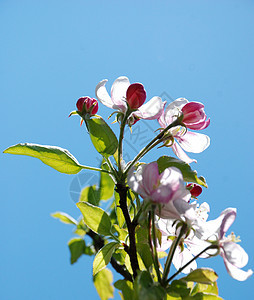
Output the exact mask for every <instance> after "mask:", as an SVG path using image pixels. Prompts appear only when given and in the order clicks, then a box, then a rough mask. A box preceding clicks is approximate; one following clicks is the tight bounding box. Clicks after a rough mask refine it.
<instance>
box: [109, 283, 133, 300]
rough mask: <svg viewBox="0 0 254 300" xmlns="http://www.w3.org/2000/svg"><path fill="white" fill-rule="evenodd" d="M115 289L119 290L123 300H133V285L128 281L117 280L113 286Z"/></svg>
mask: <svg viewBox="0 0 254 300" xmlns="http://www.w3.org/2000/svg"><path fill="white" fill-rule="evenodd" d="M114 286H115V288H117V289H118V290H120V291H121V292H122V294H123V297H124V300H133V299H134V291H133V284H132V282H130V281H128V280H118V281H116V282H115V284H114Z"/></svg>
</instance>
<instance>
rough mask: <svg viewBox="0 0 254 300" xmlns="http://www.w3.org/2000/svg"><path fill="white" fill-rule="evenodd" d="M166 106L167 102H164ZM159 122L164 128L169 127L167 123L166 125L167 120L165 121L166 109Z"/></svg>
mask: <svg viewBox="0 0 254 300" xmlns="http://www.w3.org/2000/svg"><path fill="white" fill-rule="evenodd" d="M165 104H166V102H164V105H165ZM157 120H158V122H159V124H160V126H161V127H162V128H166V127H167V123H166V120H165V111H164V109H163V111H162V114H161V115H160V117H159V118H158V119H157Z"/></svg>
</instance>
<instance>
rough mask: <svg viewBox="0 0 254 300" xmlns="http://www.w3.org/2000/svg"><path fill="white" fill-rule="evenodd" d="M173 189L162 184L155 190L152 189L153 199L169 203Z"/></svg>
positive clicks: (157, 201) (156, 201)
mask: <svg viewBox="0 0 254 300" xmlns="http://www.w3.org/2000/svg"><path fill="white" fill-rule="evenodd" d="M173 193H174V192H173V191H172V190H171V189H170V187H169V186H166V185H160V186H159V187H158V188H156V189H155V190H153V191H151V200H152V201H153V202H155V203H162V204H164V203H168V202H169V201H171V200H172V195H173Z"/></svg>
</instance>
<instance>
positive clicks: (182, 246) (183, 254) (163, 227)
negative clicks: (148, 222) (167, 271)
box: [157, 202, 210, 274]
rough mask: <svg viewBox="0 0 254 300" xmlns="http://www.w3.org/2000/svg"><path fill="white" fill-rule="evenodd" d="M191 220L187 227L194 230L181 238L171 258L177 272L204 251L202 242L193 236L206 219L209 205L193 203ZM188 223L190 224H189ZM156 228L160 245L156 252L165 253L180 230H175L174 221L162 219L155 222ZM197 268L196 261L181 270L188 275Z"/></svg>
mask: <svg viewBox="0 0 254 300" xmlns="http://www.w3.org/2000/svg"><path fill="white" fill-rule="evenodd" d="M192 207H193V209H194V210H193V212H194V214H193V219H192V220H188V222H189V225H190V226H191V227H192V228H193V229H194V230H192V231H190V233H189V235H188V236H187V237H183V238H182V239H181V241H180V243H179V245H178V247H177V248H176V251H175V254H174V256H173V261H172V262H173V264H174V266H175V268H176V269H177V270H178V269H180V268H181V267H183V266H184V265H185V264H187V263H188V262H189V261H190V260H191V259H192V258H193V257H194V256H195V255H196V253H197V251H198V252H200V251H202V250H203V249H204V246H203V244H204V242H203V241H200V240H199V239H198V238H197V237H196V236H195V229H196V228H197V226H200V223H204V222H205V221H206V219H207V217H208V212H209V211H210V208H209V205H208V204H207V203H206V202H204V203H202V204H201V205H200V206H198V204H196V203H193V204H192ZM190 222H191V223H192V224H190ZM157 227H158V229H159V230H160V232H161V243H158V244H157V245H158V246H157V250H158V251H165V250H167V249H169V248H170V247H171V245H172V243H173V241H174V239H176V238H177V236H178V234H179V232H180V229H179V228H178V229H177V228H176V223H175V220H174V219H162V218H159V219H158V220H157ZM196 268H197V263H196V261H193V262H192V263H191V264H189V265H188V266H187V267H186V268H184V269H183V271H182V272H183V273H185V274H187V273H190V272H191V271H192V270H194V269H196Z"/></svg>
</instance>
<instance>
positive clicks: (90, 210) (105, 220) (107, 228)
mask: <svg viewBox="0 0 254 300" xmlns="http://www.w3.org/2000/svg"><path fill="white" fill-rule="evenodd" d="M77 207H78V208H79V209H80V211H81V213H82V215H83V217H84V222H85V224H86V225H87V226H88V227H89V228H90V229H91V230H92V231H94V232H96V233H98V234H102V235H111V227H112V224H111V221H110V217H109V216H108V214H107V213H106V212H105V211H104V210H103V209H101V208H100V207H98V206H94V205H92V204H90V203H87V202H78V203H77Z"/></svg>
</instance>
